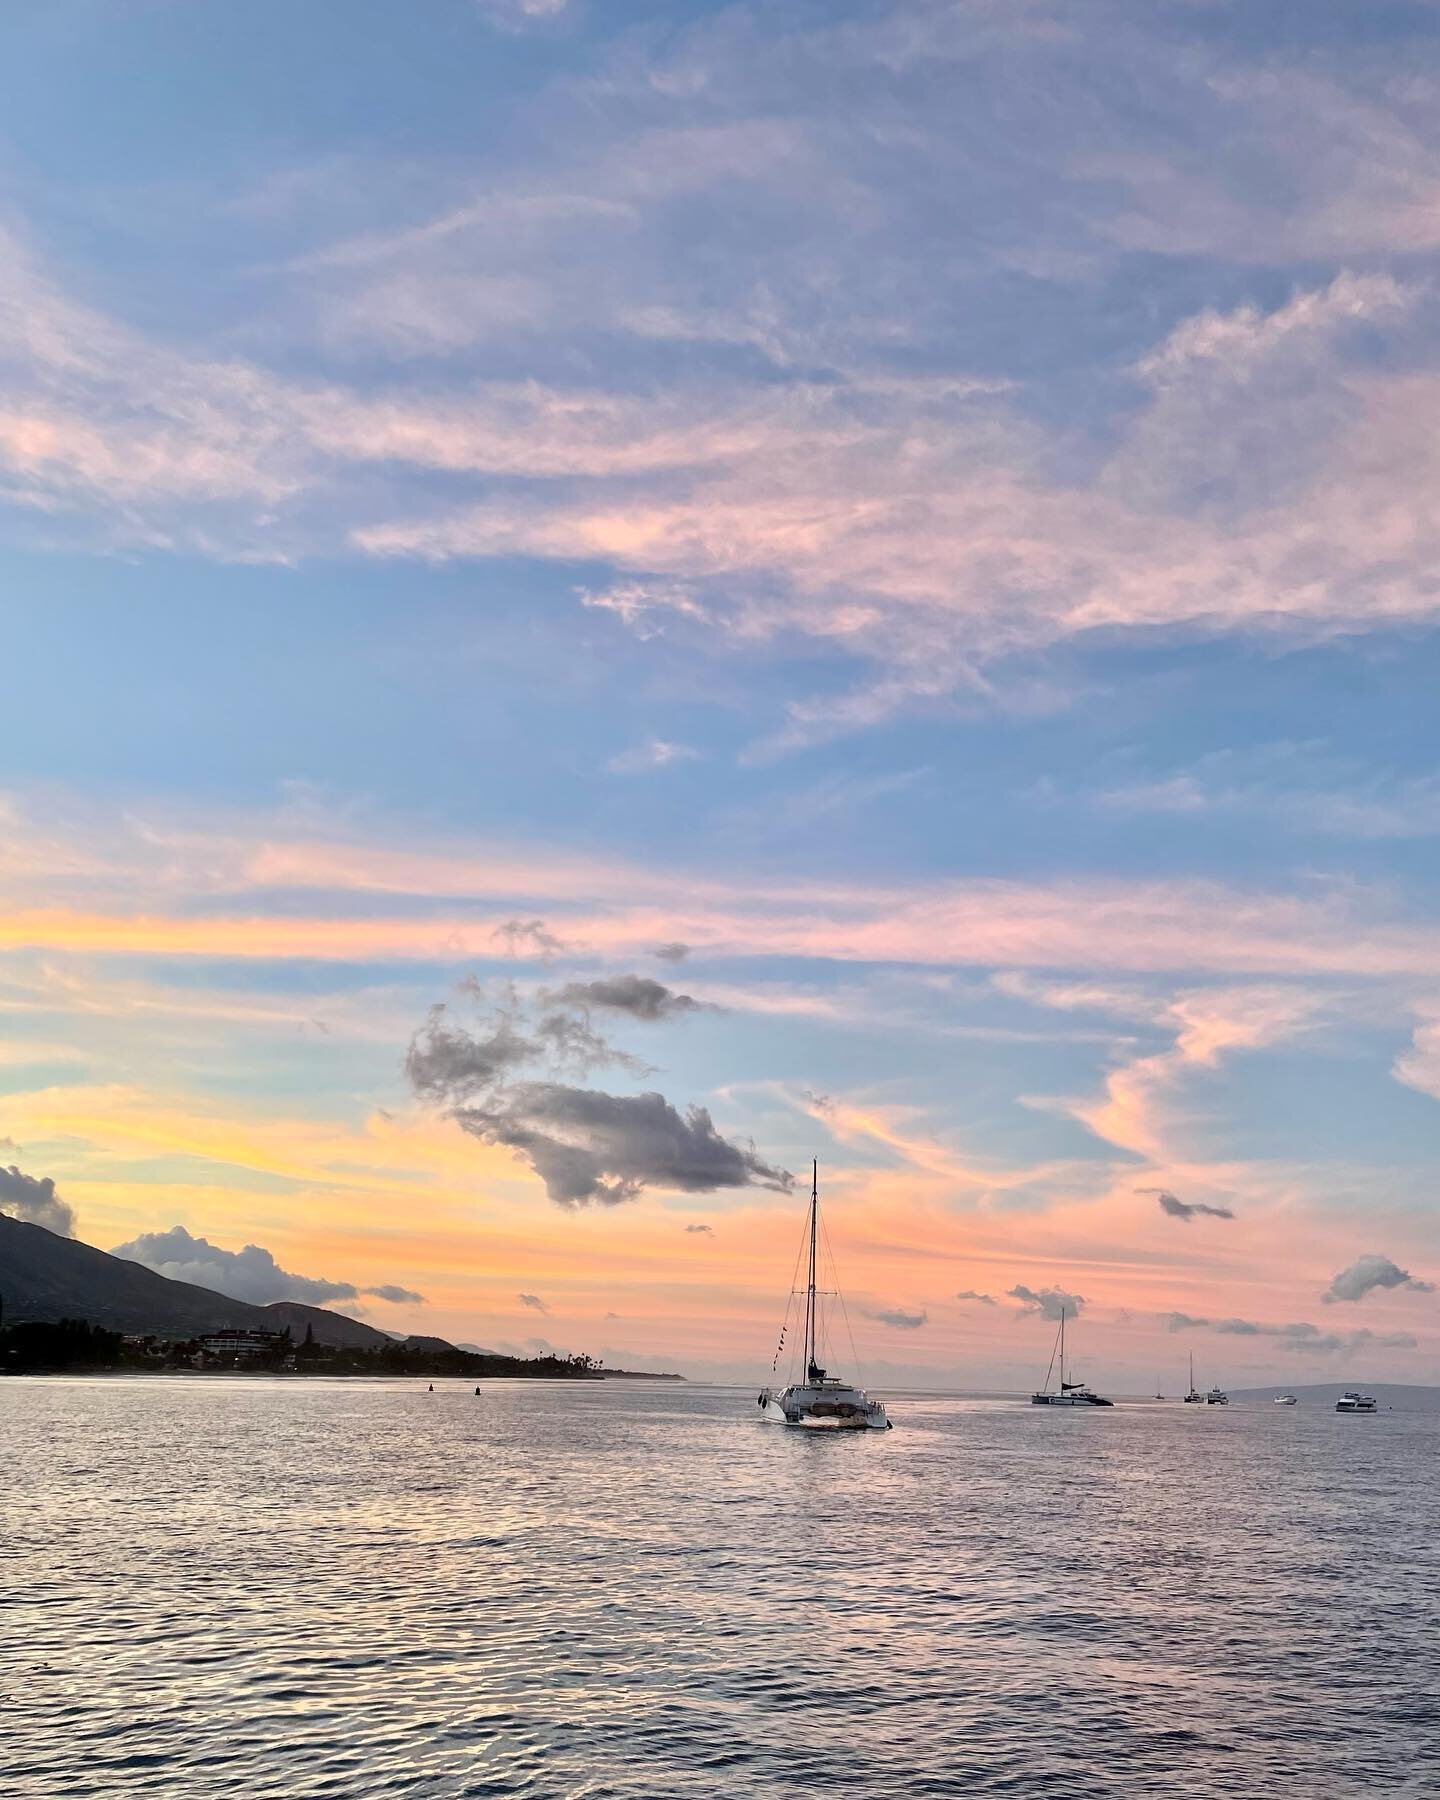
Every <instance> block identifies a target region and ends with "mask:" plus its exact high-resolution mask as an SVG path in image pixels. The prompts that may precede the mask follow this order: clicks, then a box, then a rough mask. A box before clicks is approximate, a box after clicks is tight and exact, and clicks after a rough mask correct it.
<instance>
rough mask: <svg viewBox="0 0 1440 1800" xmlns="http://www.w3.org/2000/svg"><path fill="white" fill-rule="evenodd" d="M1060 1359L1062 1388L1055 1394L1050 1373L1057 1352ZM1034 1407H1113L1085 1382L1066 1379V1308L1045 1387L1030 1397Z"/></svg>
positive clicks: (1046, 1375)
mask: <svg viewBox="0 0 1440 1800" xmlns="http://www.w3.org/2000/svg"><path fill="white" fill-rule="evenodd" d="M1057 1351H1058V1353H1059V1358H1060V1386H1059V1387H1058V1388H1057V1389H1055V1390H1054V1391H1053V1392H1052V1391H1051V1388H1050V1373H1051V1370H1052V1369H1054V1367H1055V1358H1056V1352H1057ZM1030 1404H1031V1405H1032V1406H1113V1405H1114V1404H1115V1402H1114V1401H1113V1400H1102V1399H1101V1398H1100V1396H1099V1394H1092V1393H1091V1391H1090V1389H1089V1388H1088V1387H1087V1386H1086V1385H1085V1383H1084V1382H1083V1381H1067V1380H1066V1379H1065V1308H1064V1307H1063V1306H1062V1307H1061V1308H1060V1333H1059V1336H1058V1337H1057V1338H1056V1340H1055V1349H1054V1350H1052V1351H1051V1352H1050V1368H1049V1369H1047V1370H1046V1371H1045V1386H1044V1387H1043V1388H1042V1389H1041V1390H1040V1392H1039V1393H1038V1394H1032V1395H1031V1396H1030Z"/></svg>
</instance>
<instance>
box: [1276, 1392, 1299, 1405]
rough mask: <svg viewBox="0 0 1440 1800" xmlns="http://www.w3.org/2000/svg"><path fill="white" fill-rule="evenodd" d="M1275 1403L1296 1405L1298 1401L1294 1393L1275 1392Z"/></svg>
mask: <svg viewBox="0 0 1440 1800" xmlns="http://www.w3.org/2000/svg"><path fill="white" fill-rule="evenodd" d="M1275 1404H1276V1406H1298V1405H1299V1404H1300V1402H1299V1401H1298V1400H1297V1399H1296V1397H1295V1396H1294V1394H1277V1395H1276V1396H1275Z"/></svg>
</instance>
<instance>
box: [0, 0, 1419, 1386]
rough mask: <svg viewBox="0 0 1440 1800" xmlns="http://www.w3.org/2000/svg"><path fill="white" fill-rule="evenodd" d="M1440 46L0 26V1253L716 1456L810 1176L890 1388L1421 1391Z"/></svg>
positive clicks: (298, 16)
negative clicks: (401, 1362) (148, 1282)
mask: <svg viewBox="0 0 1440 1800" xmlns="http://www.w3.org/2000/svg"><path fill="white" fill-rule="evenodd" d="M1436 23H1437V21H1436V14H1435V8H1434V6H1433V5H1432V4H1430V3H1428V0H1426V3H1414V4H1410V3H1399V0H1396V3H1391V0H1367V3H1365V4H1359V3H1358V0H1357V3H1353V4H1352V3H1346V0H1332V3H1331V4H1327V5H1323V6H1315V5H1312V4H1305V5H1299V4H1279V3H1277V4H1274V5H1270V6H1266V7H1254V6H1250V5H1243V4H1228V3H1226V0H1160V3H1158V4H1157V3H1155V0H1144V3H1143V4H1142V3H1133V4H1131V3H1116V0H1087V4H1086V5H1084V6H1083V7H1082V6H1077V5H1074V4H1069V5H1065V4H1051V3H1049V0H952V3H949V4H929V3H914V4H902V3H885V0H875V3H874V4H868V3H866V4H859V3H855V0H826V4H824V5H818V4H817V5H805V4H798V5H794V6H788V7H783V8H779V7H774V6H759V5H755V6H744V5H736V6H729V5H712V4H705V3H701V0H688V3H687V0H680V3H677V0H670V3H669V4H665V5H660V4H639V3H636V4H628V3H620V0H616V3H613V4H601V3H600V0H427V4H425V5H424V6H396V5H394V4H393V3H391V0H309V3H308V4H306V5H305V6H298V7H297V6H295V5H293V4H289V3H285V0H252V4H250V5H248V6H245V7H243V8H237V7H235V6H233V5H231V4H228V3H225V0H49V3H48V4H47V5H45V6H43V7H11V8H9V9H7V11H6V14H5V17H4V19H3V20H0V616H3V622H4V631H3V640H0V641H3V647H4V669H5V683H4V705H3V709H0V752H3V755H0V831H3V839H0V842H3V856H0V901H3V909H0V1138H3V1139H4V1140H5V1142H4V1143H0V1209H3V1210H6V1211H10V1212H12V1213H15V1214H17V1215H18V1216H21V1217H26V1218H31V1219H33V1220H35V1221H37V1222H39V1223H42V1224H46V1225H48V1226H50V1227H51V1228H52V1229H61V1230H65V1231H70V1232H73V1233H74V1234H75V1235H77V1236H78V1237H80V1238H81V1239H83V1240H84V1241H85V1242H87V1243H92V1244H97V1245H99V1246H100V1247H102V1248H105V1249H115V1248H119V1247H123V1248H124V1249H125V1251H126V1253H127V1254H130V1255H132V1256H135V1257H137V1258H139V1259H140V1260H144V1261H146V1262H148V1263H149V1264H150V1265H151V1266H153V1267H156V1268H159V1269H160V1270H161V1271H162V1272H163V1273H167V1274H172V1275H177V1276H180V1277H182V1278H184V1279H189V1280H200V1281H203V1282H205V1283H206V1284H207V1285H212V1286H219V1287H222V1288H223V1289H224V1290H225V1291H227V1292H231V1293H234V1294H236V1295H238V1296H241V1297H244V1298H248V1299H256V1300H260V1301H265V1300H270V1299H280V1298H300V1299H309V1300H316V1301H319V1302H321V1303H330V1304H334V1305H337V1306H339V1307H340V1308H341V1309H342V1310H347V1311H351V1312H354V1313H356V1314H358V1315H360V1316H364V1317H366V1318H367V1319H370V1320H372V1321H373V1322H374V1323H376V1324H378V1325H381V1326H382V1327H384V1328H385V1329H388V1330H393V1331H399V1332H405V1331H416V1332H424V1333H428V1334H438V1335H442V1336H446V1337H448V1338H450V1339H452V1340H454V1341H459V1342H468V1343H475V1344H479V1345H482V1346H485V1347H497V1348H520V1349H524V1348H525V1347H527V1346H529V1347H540V1346H550V1345H553V1346H556V1347H559V1348H561V1349H564V1350H584V1351H586V1352H588V1353H590V1354H592V1355H598V1356H603V1357H604V1358H605V1359H606V1360H607V1361H608V1362H610V1363H611V1364H616V1365H618V1364H626V1365H629V1366H632V1367H633V1366H642V1367H657V1366H658V1367H663V1368H667V1369H677V1370H680V1371H682V1372H684V1373H687V1374H689V1375H691V1376H692V1377H700V1378H705V1377H709V1378H717V1379H735V1380H740V1381H746V1382H748V1381H750V1380H751V1379H752V1378H758V1377H762V1376H767V1375H768V1373H769V1370H770V1366H771V1358H772V1355H773V1353H774V1350H775V1344H776V1338H777V1333H778V1330H779V1326H780V1322H781V1319H782V1317H783V1314H784V1311H785V1307H786V1304H787V1293H788V1289H789V1286H790V1282H791V1276H792V1270H793V1267H794V1257H795V1251H796V1247H797V1244H798V1241H799V1237H800V1232H801V1225H802V1218H803V1211H804V1206H805V1194H806V1192H807V1190H808V1176H809V1167H810V1162H811V1159H812V1158H817V1159H818V1160H819V1164H820V1178H821V1191H822V1199H823V1204H824V1209H825V1215H826V1220H827V1229H828V1232H829V1235H830V1240H831V1243H832V1245H833V1249H834V1254H835V1260H836V1263H837V1265H838V1270H839V1279H840V1281H841V1282H842V1284H843V1287H844V1290H845V1295H846V1301H847V1306H848V1311H849V1316H850V1321H851V1323H852V1324H853V1327H854V1340H855V1350H854V1352H853V1355H854V1356H855V1357H856V1358H858V1363H859V1367H860V1370H861V1372H862V1373H863V1375H864V1376H866V1377H867V1378H868V1379H869V1380H870V1381H871V1382H872V1385H876V1386H883V1384H885V1383H889V1384H890V1385H892V1386H895V1385H901V1384H908V1385H929V1386H947V1387H961V1388H987V1387H993V1386H998V1387H1008V1388H1017V1389H1024V1388H1027V1387H1028V1386H1030V1385H1032V1384H1033V1383H1034V1381H1035V1380H1037V1379H1038V1378H1039V1377H1040V1376H1041V1375H1042V1374H1043V1371H1044V1367H1045V1364H1046V1361H1047V1358H1048V1355H1049V1350H1050V1344H1051V1339H1052V1335H1053V1330H1054V1326H1053V1323H1052V1320H1053V1319H1054V1317H1055V1316H1056V1315H1057V1313H1058V1311H1059V1309H1060V1307H1061V1306H1062V1305H1063V1306H1064V1307H1065V1308H1066V1309H1067V1310H1068V1311H1069V1312H1070V1314H1071V1317H1072V1319H1073V1321H1074V1323H1073V1330H1072V1331H1071V1333H1070V1341H1071V1347H1072V1349H1073V1350H1074V1352H1075V1357H1076V1364H1077V1367H1078V1368H1079V1369H1080V1371H1081V1372H1082V1373H1083V1374H1086V1375H1088V1376H1089V1377H1090V1378H1091V1379H1092V1380H1094V1381H1096V1382H1097V1384H1100V1385H1102V1386H1108V1387H1110V1388H1111V1389H1113V1390H1115V1391H1135V1390H1145V1391H1149V1389H1150V1384H1151V1383H1152V1382H1154V1381H1156V1380H1158V1381H1159V1382H1160V1383H1161V1385H1162V1386H1163V1388H1164V1389H1165V1390H1166V1391H1168V1392H1176V1391H1179V1389H1180V1387H1181V1385H1182V1384H1183V1382H1184V1380H1185V1378H1186V1374H1187V1365H1188V1359H1189V1357H1190V1356H1191V1355H1193V1356H1194V1359H1195V1366H1196V1374H1197V1378H1199V1379H1201V1380H1202V1382H1203V1384H1204V1385H1208V1384H1209V1382H1210V1381H1212V1380H1219V1381H1221V1382H1222V1383H1225V1384H1228V1385H1231V1386H1235V1387H1240V1386H1245V1385H1261V1384H1268V1383H1276V1384H1285V1385H1294V1384H1297V1383H1300V1382H1302V1381H1305V1380H1334V1379H1344V1378H1347V1377H1350V1376H1354V1377H1356V1378H1362V1377H1369V1378H1370V1379H1373V1380H1380V1379H1391V1380H1399V1381H1406V1380H1408V1381H1428V1380H1432V1379H1434V1377H1435V1373H1436V1368H1437V1351H1440V1328H1437V1302H1436V1295H1435V1292H1434V1287H1433V1285H1432V1284H1433V1283H1435V1282H1437V1281H1440V1225H1437V1207H1436V1195H1435V1186H1436V1174H1437V1157H1436V1146H1437V1127H1440V1110H1437V1105H1440V871H1437V862H1436V846H1437V837H1440V766H1437V740H1440V731H1437V726H1436V709H1435V699H1434V696H1435V692H1436V685H1437V676H1440V636H1437V629H1436V628H1437V624H1440V512H1437V506H1436V500H1435V495H1436V493H1437V491H1440V488H1437V475H1440V440H1437V438H1436V435H1435V430H1434V423H1433V421H1434V419H1435V418H1436V416H1437V414H1440V290H1437V284H1436V274H1437V264H1440V256H1437V252H1440V104H1437V102H1440V50H1437V38H1436ZM437 1009H440V1010H437ZM835 1355H837V1356H840V1353H839V1352H836V1353H835ZM851 1355H852V1352H851V1350H850V1345H849V1342H848V1340H846V1341H844V1348H843V1356H840V1363H837V1366H841V1364H842V1363H843V1367H844V1372H846V1373H852V1372H853V1368H852V1365H851V1362H850V1358H851Z"/></svg>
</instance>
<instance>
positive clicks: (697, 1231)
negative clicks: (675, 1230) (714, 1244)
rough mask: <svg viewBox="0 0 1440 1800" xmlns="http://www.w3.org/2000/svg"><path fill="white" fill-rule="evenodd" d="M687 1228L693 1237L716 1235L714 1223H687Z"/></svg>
mask: <svg viewBox="0 0 1440 1800" xmlns="http://www.w3.org/2000/svg"><path fill="white" fill-rule="evenodd" d="M685 1230H686V1231H687V1233H689V1235H690V1236H692V1237H701V1236H704V1237H714V1235H715V1227H714V1226H713V1225H687V1226H686V1227H685Z"/></svg>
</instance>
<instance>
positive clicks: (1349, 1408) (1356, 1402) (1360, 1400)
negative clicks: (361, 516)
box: [1335, 1388, 1375, 1413]
mask: <svg viewBox="0 0 1440 1800" xmlns="http://www.w3.org/2000/svg"><path fill="white" fill-rule="evenodd" d="M1335 1410H1336V1412H1343V1413H1352V1412H1374V1410H1375V1401H1374V1399H1373V1398H1372V1397H1371V1396H1370V1395H1369V1394H1359V1393H1356V1391H1355V1389H1354V1388H1347V1389H1346V1390H1345V1392H1344V1393H1343V1394H1342V1395H1341V1396H1340V1398H1339V1399H1338V1400H1337V1401H1336V1402H1335Z"/></svg>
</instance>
